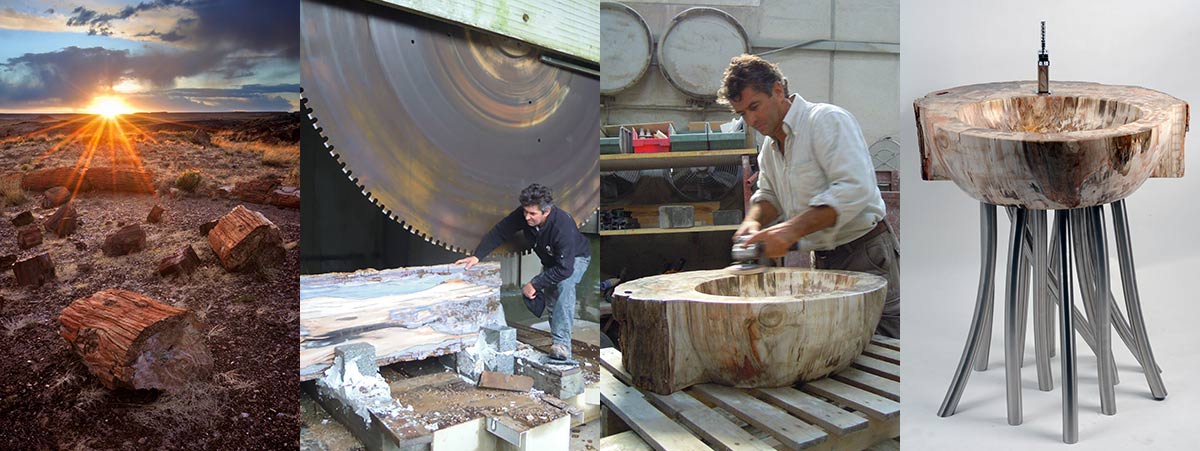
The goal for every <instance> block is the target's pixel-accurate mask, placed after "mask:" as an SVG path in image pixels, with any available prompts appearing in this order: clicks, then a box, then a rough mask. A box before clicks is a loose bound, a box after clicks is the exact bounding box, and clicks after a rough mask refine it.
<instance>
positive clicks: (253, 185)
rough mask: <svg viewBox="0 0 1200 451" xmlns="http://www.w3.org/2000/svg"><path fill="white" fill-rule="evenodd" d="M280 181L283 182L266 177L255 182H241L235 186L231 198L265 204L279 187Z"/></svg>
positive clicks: (275, 178)
mask: <svg viewBox="0 0 1200 451" xmlns="http://www.w3.org/2000/svg"><path fill="white" fill-rule="evenodd" d="M280 181H281V180H280V179H279V178H278V177H274V176H265V177H262V178H257V179H254V180H247V181H244V182H239V183H238V184H236V185H234V187H233V191H232V192H231V193H230V196H231V197H233V198H234V199H239V200H244V201H246V202H253V203H256V204H265V203H267V200H268V198H269V197H270V195H271V191H272V190H274V189H275V188H276V187H278V186H279V184H280Z"/></svg>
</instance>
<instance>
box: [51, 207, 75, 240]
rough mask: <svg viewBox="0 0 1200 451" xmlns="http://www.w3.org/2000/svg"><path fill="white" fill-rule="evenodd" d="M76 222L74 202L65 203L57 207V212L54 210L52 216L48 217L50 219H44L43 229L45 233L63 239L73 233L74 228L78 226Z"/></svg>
mask: <svg viewBox="0 0 1200 451" xmlns="http://www.w3.org/2000/svg"><path fill="white" fill-rule="evenodd" d="M78 221H79V214H78V213H76V212H75V204H74V202H67V203H66V204H64V205H63V206H61V207H58V210H55V211H54V214H52V215H50V217H49V218H48V219H46V222H45V227H46V231H47V232H50V233H53V234H55V235H57V236H58V237H59V238H63V237H65V236H67V235H70V234H72V233H75V227H77V226H78Z"/></svg>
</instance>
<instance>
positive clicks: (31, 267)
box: [12, 253, 54, 287]
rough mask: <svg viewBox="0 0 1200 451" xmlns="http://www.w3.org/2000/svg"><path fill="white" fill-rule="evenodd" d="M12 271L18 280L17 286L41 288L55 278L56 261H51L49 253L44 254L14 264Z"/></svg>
mask: <svg viewBox="0 0 1200 451" xmlns="http://www.w3.org/2000/svg"><path fill="white" fill-rule="evenodd" d="M12 269H13V275H14V276H16V279H17V285H37V286H39V287H40V286H42V284H43V283H46V282H48V281H50V279H53V278H54V261H53V260H50V254H49V253H42V254H40V255H35V256H33V257H29V258H26V259H24V260H19V261H17V262H16V263H13V265H12Z"/></svg>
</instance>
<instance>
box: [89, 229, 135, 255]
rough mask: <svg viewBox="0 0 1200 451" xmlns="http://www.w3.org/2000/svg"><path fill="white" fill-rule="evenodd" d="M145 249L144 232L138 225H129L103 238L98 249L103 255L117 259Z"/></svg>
mask: <svg viewBox="0 0 1200 451" xmlns="http://www.w3.org/2000/svg"><path fill="white" fill-rule="evenodd" d="M145 247H146V231H144V230H142V226H140V225H137V224H130V225H127V226H125V227H121V228H120V229H118V230H117V231H116V232H113V234H112V235H109V236H108V238H105V239H104V244H102V245H101V246H100V249H101V250H103V251H104V255H107V256H109V257H117V256H121V255H126V254H131V253H134V252H137V251H140V250H142V249H144V248H145Z"/></svg>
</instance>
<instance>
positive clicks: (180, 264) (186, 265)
mask: <svg viewBox="0 0 1200 451" xmlns="http://www.w3.org/2000/svg"><path fill="white" fill-rule="evenodd" d="M197 266H200V257H199V256H198V255H196V250H195V249H193V248H192V245H190V244H185V245H184V246H183V247H182V248H180V249H179V251H178V252H176V253H175V254H173V255H170V256H167V257H165V258H163V259H162V260H160V261H159V262H158V268H157V269H156V272H158V275H160V276H162V277H168V276H184V275H188V274H191V273H192V271H195V270H196V267H197Z"/></svg>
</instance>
